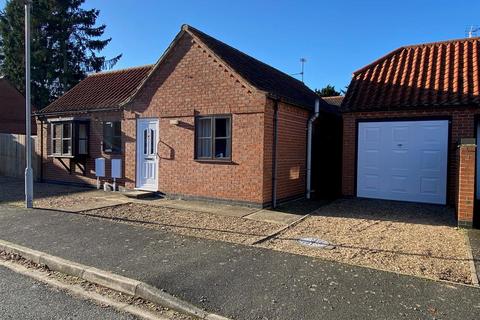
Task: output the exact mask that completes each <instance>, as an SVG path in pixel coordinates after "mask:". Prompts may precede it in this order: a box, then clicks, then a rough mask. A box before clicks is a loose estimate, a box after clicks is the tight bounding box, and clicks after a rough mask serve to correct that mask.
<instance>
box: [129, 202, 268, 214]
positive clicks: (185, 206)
mask: <svg viewBox="0 0 480 320" xmlns="http://www.w3.org/2000/svg"><path fill="white" fill-rule="evenodd" d="M135 202H137V203H142V204H151V205H155V206H163V207H168V208H173V209H178V210H188V211H199V212H206V213H211V214H217V215H222V216H227V217H240V218H241V217H244V216H247V215H249V214H251V213H253V212H256V211H258V210H259V209H258V208H251V207H245V206H235V205H228V204H221V203H215V202H209V201H196V200H177V199H153V200H135Z"/></svg>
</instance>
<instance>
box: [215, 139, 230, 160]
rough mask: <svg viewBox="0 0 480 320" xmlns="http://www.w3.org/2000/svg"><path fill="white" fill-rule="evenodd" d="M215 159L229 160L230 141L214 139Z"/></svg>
mask: <svg viewBox="0 0 480 320" xmlns="http://www.w3.org/2000/svg"><path fill="white" fill-rule="evenodd" d="M215 158H230V139H225V138H220V139H215Z"/></svg>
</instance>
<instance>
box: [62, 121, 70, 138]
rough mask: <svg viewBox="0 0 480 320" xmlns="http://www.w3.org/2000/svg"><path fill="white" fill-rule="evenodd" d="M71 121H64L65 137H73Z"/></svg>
mask: <svg viewBox="0 0 480 320" xmlns="http://www.w3.org/2000/svg"><path fill="white" fill-rule="evenodd" d="M70 131H71V130H70V123H64V124H63V138H70V137H71V132H70Z"/></svg>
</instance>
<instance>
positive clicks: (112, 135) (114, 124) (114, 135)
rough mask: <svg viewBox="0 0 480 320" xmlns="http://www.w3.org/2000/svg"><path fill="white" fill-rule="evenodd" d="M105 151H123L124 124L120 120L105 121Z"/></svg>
mask: <svg viewBox="0 0 480 320" xmlns="http://www.w3.org/2000/svg"><path fill="white" fill-rule="evenodd" d="M103 152H105V153H120V152H122V125H121V122H120V121H105V122H104V123H103Z"/></svg>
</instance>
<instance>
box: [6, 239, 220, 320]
mask: <svg viewBox="0 0 480 320" xmlns="http://www.w3.org/2000/svg"><path fill="white" fill-rule="evenodd" d="M0 250H1V251H5V252H8V253H14V254H18V255H19V256H21V257H23V258H25V259H27V260H31V261H32V262H34V263H36V264H43V265H46V266H47V267H48V268H49V269H51V270H54V271H58V272H62V273H65V274H67V275H71V276H75V277H78V278H82V279H84V280H86V281H89V282H92V283H95V284H98V285H101V286H104V287H106V288H109V289H112V290H116V291H119V292H122V293H126V294H129V295H132V296H135V297H139V298H142V299H144V300H147V301H150V302H153V303H156V304H158V305H161V306H164V307H167V308H170V309H173V310H175V311H178V312H181V313H184V314H187V315H190V316H194V317H198V318H200V319H206V320H228V318H225V317H223V316H220V315H217V314H213V313H209V312H207V311H204V310H202V309H200V308H198V307H196V306H194V305H192V304H190V303H189V302H186V301H183V300H180V299H179V298H176V297H174V296H172V295H170V294H168V293H166V292H163V291H162V290H160V289H158V288H156V287H153V286H151V285H149V284H146V283H144V282H141V281H138V280H134V279H130V278H127V277H124V276H121V275H117V274H114V273H111V272H108V271H104V270H100V269H97V268H94V267H90V266H86V265H83V264H80V263H76V262H73V261H69V260H66V259H63V258H59V257H56V256H52V255H49V254H47V253H44V252H41V251H37V250H33V249H30V248H27V247H24V246H21V245H17V244H14V243H11V242H8V241H4V240H1V239H0Z"/></svg>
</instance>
